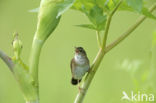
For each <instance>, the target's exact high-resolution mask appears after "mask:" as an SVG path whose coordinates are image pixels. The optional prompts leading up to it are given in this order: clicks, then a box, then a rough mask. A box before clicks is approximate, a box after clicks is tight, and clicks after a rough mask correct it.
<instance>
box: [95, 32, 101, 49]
mask: <svg viewBox="0 0 156 103" xmlns="http://www.w3.org/2000/svg"><path fill="white" fill-rule="evenodd" d="M96 37H97V42H98V44H99V47H100V48H101V47H102V45H101V36H100V32H99V31H96Z"/></svg>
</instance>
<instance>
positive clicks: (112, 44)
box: [105, 4, 156, 53]
mask: <svg viewBox="0 0 156 103" xmlns="http://www.w3.org/2000/svg"><path fill="white" fill-rule="evenodd" d="M155 9H156V4H154V5H153V6H152V7H151V8H150V9H149V11H150V12H153V11H154V10H155ZM145 19H146V16H141V17H140V18H139V19H138V20H137V21H136V23H135V24H134V25H132V26H131V27H130V28H129V29H128V30H127V31H126V32H124V33H123V34H122V35H121V36H120V37H118V38H117V39H116V40H115V41H114V42H112V43H111V44H109V45H108V46H107V47H106V49H105V52H106V53H107V52H109V51H110V50H111V49H113V48H114V47H115V46H117V45H118V44H119V43H120V42H122V41H123V40H124V39H125V38H126V37H128V36H129V35H130V34H131V33H132V32H133V31H134V30H135V29H136V28H137V27H138V26H139V25H140V24H141V23H142V22H143V21H144V20H145Z"/></svg>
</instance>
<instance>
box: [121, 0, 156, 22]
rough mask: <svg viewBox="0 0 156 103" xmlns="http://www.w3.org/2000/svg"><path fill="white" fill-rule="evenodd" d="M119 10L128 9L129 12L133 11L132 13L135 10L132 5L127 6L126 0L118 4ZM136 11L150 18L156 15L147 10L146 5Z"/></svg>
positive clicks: (154, 17) (155, 17)
mask: <svg viewBox="0 0 156 103" xmlns="http://www.w3.org/2000/svg"><path fill="white" fill-rule="evenodd" d="M119 10H124V11H130V12H134V13H136V12H137V11H136V10H134V9H133V8H132V7H130V6H128V5H127V4H126V2H123V3H122V4H121V5H120V7H119ZM137 13H139V14H142V15H144V16H146V17H148V18H151V19H156V16H154V15H153V14H152V13H151V12H149V10H148V9H147V8H146V7H142V10H141V11H140V12H137Z"/></svg>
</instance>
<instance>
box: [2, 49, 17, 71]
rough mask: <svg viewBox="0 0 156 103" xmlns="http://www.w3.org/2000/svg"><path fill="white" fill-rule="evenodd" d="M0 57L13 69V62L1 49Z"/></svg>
mask: <svg viewBox="0 0 156 103" xmlns="http://www.w3.org/2000/svg"><path fill="white" fill-rule="evenodd" d="M0 58H1V59H2V60H3V61H4V62H5V63H6V65H7V66H8V67H9V69H10V70H11V71H13V67H14V63H13V62H12V60H11V58H10V57H8V56H7V55H6V54H5V53H4V52H3V51H2V50H0Z"/></svg>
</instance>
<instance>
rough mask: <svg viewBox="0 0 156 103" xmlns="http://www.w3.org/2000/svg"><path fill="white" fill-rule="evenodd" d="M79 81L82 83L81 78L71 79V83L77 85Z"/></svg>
mask: <svg viewBox="0 0 156 103" xmlns="http://www.w3.org/2000/svg"><path fill="white" fill-rule="evenodd" d="M78 82H79V83H80V82H81V80H78V79H74V78H72V79H71V83H72V84H73V85H77V84H78Z"/></svg>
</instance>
